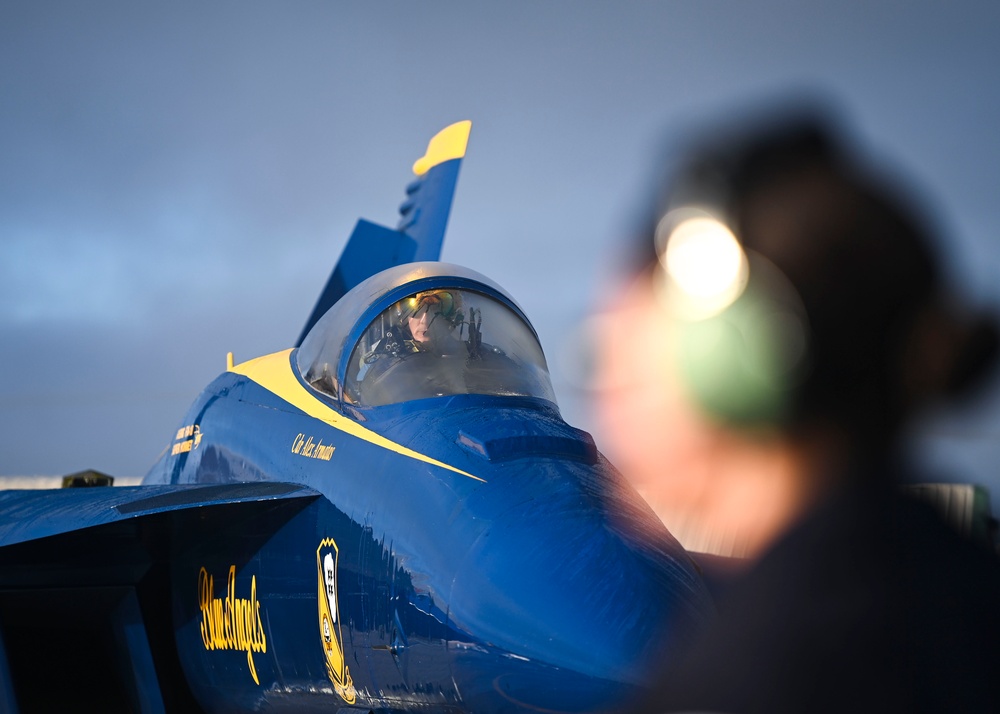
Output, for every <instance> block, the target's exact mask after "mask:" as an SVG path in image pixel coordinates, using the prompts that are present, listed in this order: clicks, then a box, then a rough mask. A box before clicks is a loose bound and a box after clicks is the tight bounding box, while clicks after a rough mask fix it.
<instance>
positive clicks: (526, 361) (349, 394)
mask: <svg viewBox="0 0 1000 714" xmlns="http://www.w3.org/2000/svg"><path fill="white" fill-rule="evenodd" d="M397 294H398V293H397ZM337 307H338V306H337V305H335V306H334V307H333V308H331V313H335V312H336V311H337ZM368 314H371V313H370V312H369V313H368ZM328 317H329V318H331V319H327V317H324V319H323V320H321V321H320V322H319V323H317V325H316V327H315V328H314V329H313V331H312V332H310V334H309V336H308V337H307V338H306V340H305V342H304V343H303V345H302V348H301V349H300V350H299V355H298V358H299V368H300V371H301V373H302V375H303V377H304V378H305V379H306V381H307V382H309V383H310V384H311V385H312V386H313V387H314V388H316V389H318V390H320V391H322V392H325V393H327V394H330V395H331V396H333V397H335V398H338V399H339V398H340V397H341V395H340V394H338V391H339V390H338V386H339V385H340V384H342V385H343V399H344V400H345V401H347V402H349V403H352V404H356V405H358V406H383V405H387V404H396V403H399V402H405V401H411V400H414V399H426V398H429V397H441V396H452V395H457V394H485V395H497V396H526V397H537V398H540V399H545V400H547V401H550V402H553V403H554V402H555V394H554V391H553V389H552V383H551V381H550V379H549V373H548V368H547V366H546V364H545V357H544V355H543V354H542V349H541V346H540V345H539V344H538V339H537V338H536V336H535V333H534V330H533V329H532V328H531V327H530V326H529V325H528V324H527V323H526V322H525V321H524V319H523V318H522V317H521V315H520V314H519V313H518V312H517V311H515V310H514V309H512V308H511V307H510V306H508V305H507V304H506V303H504V302H503V301H501V300H499V299H497V298H495V297H493V296H490V295H487V294H486V293H485V292H478V291H476V290H474V289H467V288H462V289H459V288H451V287H433V288H430V289H426V290H422V291H420V292H415V293H412V294H410V295H407V296H406V297H404V298H403V299H402V300H398V301H396V302H394V303H392V304H391V305H390V306H389V307H388V308H386V309H384V310H383V311H382V312H381V313H379V314H378V315H377V316H376V317H375V319H374V320H372V321H371V322H370V324H368V325H367V327H366V328H365V329H364V330H362V331H360V332H359V331H356V330H355V329H350V330H349V332H350V333H351V334H355V335H357V334H360V337H359V338H357V340H356V341H355V342H354V343H353V344H346V343H345V342H344V339H343V338H344V334H343V333H341V334H331V332H330V331H329V330H330V328H334V327H335V326H336V328H337V329H336V331H337V332H341V331H342V330H343V331H344V332H346V331H347V330H346V329H345V328H346V325H344V324H343V322H342V320H341V319H338V318H336V316H335V315H333V314H331V315H328ZM353 327H354V326H353V325H352V328H353ZM348 349H349V350H350V358H349V359H348V360H347V362H346V368H344V367H341V369H343V371H344V373H343V374H342V375H338V374H336V370H337V367H336V365H338V364H341V365H342V364H343V363H342V361H341V356H342V354H345V353H346V352H347V350H348Z"/></svg>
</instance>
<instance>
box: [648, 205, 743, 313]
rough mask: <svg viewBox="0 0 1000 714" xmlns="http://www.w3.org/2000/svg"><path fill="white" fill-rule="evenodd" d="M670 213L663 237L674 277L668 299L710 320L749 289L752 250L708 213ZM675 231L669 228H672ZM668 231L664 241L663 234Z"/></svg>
mask: <svg viewBox="0 0 1000 714" xmlns="http://www.w3.org/2000/svg"><path fill="white" fill-rule="evenodd" d="M675 213H676V212H671V213H669V214H667V215H666V216H665V217H664V218H663V220H662V221H661V222H660V226H659V228H658V230H657V239H658V243H659V245H660V247H661V249H660V263H661V264H662V266H663V269H664V270H665V271H666V275H667V277H668V278H669V284H668V286H667V289H668V300H669V302H670V303H671V305H672V306H673V307H674V308H675V309H677V310H679V311H680V312H681V313H682V314H683V315H684V316H685V317H687V318H688V319H704V318H707V317H711V316H712V315H716V314H718V313H719V312H721V311H722V310H724V309H726V308H727V307H728V306H729V305H731V304H732V303H733V302H734V301H735V300H736V298H738V297H739V296H740V295H741V294H742V292H743V290H744V288H746V284H747V279H748V277H749V269H748V263H747V257H746V254H745V253H744V252H743V248H742V247H741V246H740V243H739V241H738V240H737V239H736V236H734V235H733V232H732V231H731V230H729V228H728V227H727V226H726V225H725V224H724V223H722V222H721V221H719V220H718V219H716V218H713V217H711V216H708V215H704V214H694V215H691V214H690V213H688V214H687V215H681V216H677V215H675ZM668 231H669V232H668ZM663 234H666V238H665V240H663V241H662V242H660V239H661V235H663Z"/></svg>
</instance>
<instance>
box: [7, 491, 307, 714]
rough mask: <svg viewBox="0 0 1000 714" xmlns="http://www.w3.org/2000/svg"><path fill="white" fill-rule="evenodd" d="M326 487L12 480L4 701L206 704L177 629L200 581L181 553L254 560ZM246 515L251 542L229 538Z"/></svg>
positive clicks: (34, 706) (130, 707) (54, 706)
mask: <svg viewBox="0 0 1000 714" xmlns="http://www.w3.org/2000/svg"><path fill="white" fill-rule="evenodd" d="M317 499H320V496H319V494H318V493H316V492H315V491H312V490H310V489H308V488H303V487H301V486H298V485H292V484H285V483H273V482H267V483H254V484H236V485H210V486H139V487H131V488H125V487H122V488H73V489H58V490H33V491H4V492H0V635H2V638H0V710H2V711H11V712H16V711H29V710H31V711H36V710H37V711H59V710H67V707H68V708H74V707H73V705H72V703H74V702H75V703H79V702H86V703H87V704H88V706H93V707H96V709H97V710H101V711H139V712H163V711H199V709H200V708H199V707H198V705H197V704H196V702H195V700H194V697H193V695H192V693H191V690H190V688H189V685H188V684H187V680H186V678H185V676H184V674H183V669H184V668H183V666H182V663H181V661H180V657H181V656H182V655H179V654H178V652H179V651H181V650H179V649H178V644H177V643H178V642H179V636H178V634H177V633H176V632H175V630H176V628H177V627H180V626H181V625H180V624H178V623H179V622H183V618H180V619H179V618H178V612H177V604H176V602H177V597H176V595H177V592H179V593H180V594H181V596H187V599H188V600H190V601H191V602H193V603H197V600H198V596H199V592H198V590H196V588H197V587H198V585H199V583H198V582H196V579H195V577H194V576H190V577H187V578H183V579H182V582H181V583H180V584H179V585H180V586H181V587H180V590H179V591H178V590H177V588H178V583H177V582H176V577H175V568H176V563H177V562H178V561H184V560H185V559H188V560H191V559H192V558H193V559H194V562H196V563H197V562H202V560H204V562H205V564H209V565H210V564H211V562H212V560H213V556H218V557H223V558H229V559H231V561H232V562H233V565H234V567H236V566H240V567H242V565H243V564H245V563H246V562H250V561H251V560H252V559H253V558H254V557H256V554H257V553H258V552H259V551H260V549H261V548H263V547H264V544H265V543H266V542H267V540H268V539H270V538H272V537H273V535H274V534H275V533H277V532H279V531H281V529H283V528H284V527H285V526H286V525H287V524H289V523H290V522H293V521H295V519H296V516H298V515H299V514H308V513H309V511H308V510H307V509H308V508H309V507H310V506H311V505H312V504H314V503H316V502H317ZM322 500H323V499H320V501H322ZM234 524H239V526H240V533H241V535H240V538H241V539H242V542H239V543H236V542H235V541H232V540H229V541H223V539H222V537H221V534H224V533H226V532H231V531H232V528H233V526H234ZM222 542H225V546H222ZM213 544H219V545H217V546H214V548H213ZM223 547H224V549H225V552H224V553H217V552H216V551H217V550H219V549H221V548H223ZM225 562H227V563H228V562H230V561H229V560H226V561H225ZM219 576H220V577H221V578H222V580H223V581H224V580H225V573H224V572H223V573H220V574H219ZM184 656H185V657H187V656H190V655H186V654H185V655H184Z"/></svg>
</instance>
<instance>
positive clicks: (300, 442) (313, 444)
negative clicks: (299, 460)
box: [292, 434, 337, 461]
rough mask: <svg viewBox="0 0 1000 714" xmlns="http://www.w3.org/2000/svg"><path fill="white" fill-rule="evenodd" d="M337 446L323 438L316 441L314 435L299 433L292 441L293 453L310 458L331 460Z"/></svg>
mask: <svg viewBox="0 0 1000 714" xmlns="http://www.w3.org/2000/svg"><path fill="white" fill-rule="evenodd" d="M336 448H337V447H335V446H331V445H330V444H324V443H323V440H322V439H319V440H318V441H314V440H313V437H311V436H308V437H307V436H306V435H305V434H298V435H297V436H296V437H295V439H294V440H293V441H292V453H293V454H297V455H299V456H305V457H306V458H309V459H320V460H322V461H329V460H330V459H331V458H333V452H334V451H335V450H336Z"/></svg>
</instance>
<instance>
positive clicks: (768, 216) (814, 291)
mask: <svg viewBox="0 0 1000 714" xmlns="http://www.w3.org/2000/svg"><path fill="white" fill-rule="evenodd" d="M897 186H898V181H897V182H890V181H889V180H888V179H886V178H884V177H882V176H880V175H879V174H877V173H876V172H875V171H874V170H873V169H872V168H871V167H869V166H866V165H865V163H864V162H863V161H862V160H861V157H860V155H859V154H858V153H857V152H852V151H850V150H849V149H848V148H847V147H846V146H845V144H844V142H843V140H842V139H841V138H839V137H838V135H837V134H836V133H835V132H834V131H833V130H832V128H831V127H830V126H829V125H828V124H827V123H826V122H824V121H823V120H822V119H820V118H819V117H818V115H817V113H816V112H807V113H805V114H799V115H797V116H791V117H788V118H786V119H785V120H782V121H775V120H771V121H770V122H768V123H767V124H766V125H764V126H756V127H751V128H750V129H744V130H743V131H739V132H735V133H733V132H726V133H724V134H721V135H716V136H711V137H708V138H707V139H705V140H703V141H701V142H698V143H697V144H696V145H694V148H693V149H692V150H691V151H689V152H688V155H687V159H686V161H685V162H684V163H683V164H681V166H680V168H679V170H678V171H677V172H676V174H675V176H674V179H673V181H672V182H671V184H670V187H669V190H668V191H667V200H666V203H665V206H666V208H665V209H664V208H662V207H661V210H660V212H661V213H662V212H663V211H664V210H669V209H670V208H673V207H676V206H678V205H684V204H691V203H699V204H702V205H705V204H708V205H712V206H714V207H716V209H717V210H719V211H720V212H721V213H722V214H723V217H724V218H725V220H726V221H727V222H728V224H729V225H730V227H731V228H732V229H733V230H734V232H735V233H736V235H737V236H738V238H739V239H740V241H741V243H742V244H743V246H744V247H745V248H746V249H749V250H752V251H754V252H756V253H758V254H760V255H762V256H764V257H765V258H767V259H768V260H770V261H771V262H772V263H773V264H774V265H776V266H777V267H778V268H779V269H780V270H781V271H782V272H783V273H784V274H785V276H786V277H787V278H788V279H789V280H790V281H791V283H792V284H793V286H794V287H795V288H796V290H797V291H798V293H799V296H800V298H801V300H802V302H803V305H804V307H805V312H806V314H807V316H808V320H809V329H810V337H809V339H810V353H811V369H810V372H809V374H808V376H807V377H806V379H805V381H804V383H803V384H801V386H800V387H799V388H798V389H797V391H796V393H795V394H794V396H793V399H794V404H793V405H792V410H791V413H792V415H793V419H792V421H791V422H790V424H791V425H792V428H794V425H795V424H803V423H809V422H811V421H813V420H826V421H835V422H837V423H838V424H840V425H841V426H842V427H843V428H845V429H848V430H850V431H851V432H852V433H853V434H854V435H855V437H857V438H858V439H859V440H861V441H868V442H871V443H872V445H879V444H884V443H885V442H887V441H888V440H889V439H890V438H891V437H892V436H893V435H894V434H895V433H896V431H897V429H898V427H899V426H900V424H901V423H902V422H903V421H905V419H906V418H907V417H908V416H909V415H910V413H911V412H912V411H913V410H914V409H916V408H917V407H919V406H920V405H922V404H923V403H924V402H926V401H928V400H929V399H930V398H932V397H935V396H944V395H949V394H956V393H958V392H960V391H962V390H963V389H966V388H968V387H969V386H971V385H972V384H974V383H976V382H977V381H978V378H979V377H981V376H982V375H983V374H984V373H985V372H986V371H987V369H988V368H989V367H991V366H992V365H993V363H994V362H995V361H996V359H995V358H996V354H997V344H998V339H997V335H998V330H997V326H996V322H995V320H994V318H993V316H992V315H986V314H973V311H972V310H971V309H970V308H967V307H964V306H962V305H961V304H960V301H958V300H957V299H956V296H955V294H954V293H953V292H952V291H950V290H949V289H947V288H946V286H945V285H944V284H943V283H944V277H943V275H942V274H941V271H940V269H939V267H938V262H937V261H936V260H935V255H934V251H933V246H932V240H931V236H930V235H929V234H928V230H929V228H928V227H929V226H930V221H928V220H927V219H926V218H925V217H922V216H921V215H920V212H919V211H918V210H917V209H916V206H915V204H914V203H913V202H912V201H908V200H905V199H904V198H903V196H902V195H901V194H900V193H899V192H898V190H897Z"/></svg>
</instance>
